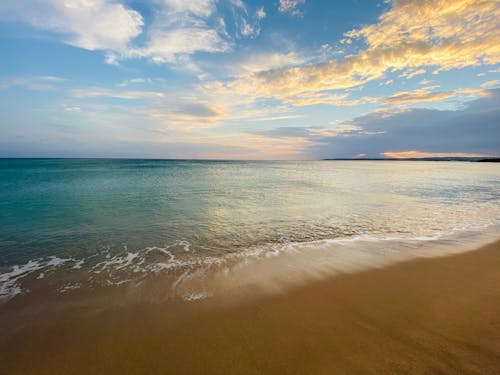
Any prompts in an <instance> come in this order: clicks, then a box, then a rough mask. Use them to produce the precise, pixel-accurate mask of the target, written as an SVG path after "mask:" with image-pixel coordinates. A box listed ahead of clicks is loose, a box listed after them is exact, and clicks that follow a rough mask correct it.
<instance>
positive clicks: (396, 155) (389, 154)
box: [380, 150, 490, 159]
mask: <svg viewBox="0 0 500 375" xmlns="http://www.w3.org/2000/svg"><path fill="white" fill-rule="evenodd" d="M380 155H381V156H384V157H386V158H391V159H408V158H410V159H411V158H446V157H463V158H477V157H486V156H490V154H474V153H466V152H422V151H416V150H408V151H397V152H394V151H385V152H381V153H380Z"/></svg>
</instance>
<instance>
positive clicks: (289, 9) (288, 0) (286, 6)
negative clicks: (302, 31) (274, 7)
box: [278, 0, 306, 16]
mask: <svg viewBox="0 0 500 375" xmlns="http://www.w3.org/2000/svg"><path fill="white" fill-rule="evenodd" d="M305 2H306V0H280V6H279V8H278V10H279V11H280V12H281V13H289V14H291V15H293V16H300V15H302V12H301V11H300V10H299V9H298V7H299V5H302V4H304V3H305Z"/></svg>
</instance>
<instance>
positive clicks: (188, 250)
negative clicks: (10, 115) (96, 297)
mask: <svg viewBox="0 0 500 375" xmlns="http://www.w3.org/2000/svg"><path fill="white" fill-rule="evenodd" d="M498 229H499V227H498V225H493V226H490V227H488V228H486V227H477V228H467V229H465V228H456V230H455V231H454V232H453V233H448V234H444V233H437V234H433V235H429V236H415V237H398V236H383V237H382V236H380V237H379V236H374V235H358V236H352V237H343V238H334V239H322V240H315V241H310V242H286V243H267V244H264V245H259V246H252V247H249V248H247V249H245V250H241V251H236V252H231V253H225V254H219V255H206V254H202V253H198V252H197V251H195V250H193V249H192V247H191V244H190V243H189V242H188V241H175V242H174V243H172V244H170V245H168V246H165V247H146V248H143V249H141V250H138V251H131V250H129V249H128V248H127V247H126V246H125V247H124V249H123V251H122V252H121V253H120V254H112V253H111V251H110V250H109V249H107V250H106V251H104V252H102V253H100V254H94V255H92V256H90V257H87V258H85V259H75V258H59V257H57V256H50V257H47V258H37V259H34V260H30V261H29V262H27V263H25V264H21V265H15V266H12V267H10V268H9V269H8V270H7V271H6V272H4V273H0V301H2V302H5V301H8V300H10V299H11V298H13V297H15V296H17V295H19V294H23V293H28V292H29V291H30V289H31V287H32V286H33V285H35V284H36V283H46V285H47V286H49V284H50V286H51V287H52V288H53V289H54V290H56V291H58V292H61V293H69V292H71V291H74V290H77V289H81V288H85V287H87V288H97V287H102V286H107V287H120V286H124V285H129V286H132V287H135V288H142V289H141V291H145V288H147V287H148V286H149V285H151V284H150V283H151V282H155V279H157V278H158V277H161V278H162V280H163V282H162V284H161V285H162V287H161V288H155V290H157V291H156V294H155V295H151V293H149V294H148V295H151V298H152V299H163V298H182V299H184V300H186V301H196V300H199V299H204V298H207V297H210V296H212V295H214V294H215V293H229V294H233V295H234V294H237V293H239V292H240V291H241V290H242V289H252V290H259V291H260V292H266V293H269V292H281V291H283V290H284V289H286V288H288V287H290V286H295V285H299V284H303V283H306V282H309V281H311V280H316V279H319V278H323V277H328V276H332V275H335V274H337V273H346V272H355V271H360V270H364V269H368V268H376V267H383V266H386V265H388V264H392V263H395V262H399V261H404V260H409V259H412V258H416V257H435V256H443V255H448V254H452V253H458V252H462V251H466V250H471V249H474V248H477V247H479V246H481V245H483V244H485V243H487V242H490V241H492V240H493V239H496V236H497V235H498V233H499V230H498ZM49 279H50V280H51V282H50V283H49V282H48V280H49ZM158 289H159V291H158ZM139 294H140V293H139Z"/></svg>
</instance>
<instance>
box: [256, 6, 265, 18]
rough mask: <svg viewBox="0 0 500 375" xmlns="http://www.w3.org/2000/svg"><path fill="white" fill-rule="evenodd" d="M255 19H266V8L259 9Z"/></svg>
mask: <svg viewBox="0 0 500 375" xmlns="http://www.w3.org/2000/svg"><path fill="white" fill-rule="evenodd" d="M255 17H256V18H257V19H258V20H261V19H264V18H265V17H266V11H265V10H264V7H260V8H259V9H257V11H256V12H255Z"/></svg>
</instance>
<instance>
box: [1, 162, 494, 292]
mask: <svg viewBox="0 0 500 375" xmlns="http://www.w3.org/2000/svg"><path fill="white" fill-rule="evenodd" d="M499 223H500V168H499V167H498V165H495V164H489V163H467V162H417V161H397V162H390V161H311V162H218V161H165V160H92V159H88V160H85V159H79V160H61V159H24V160H13V159H11V160H9V159H3V160H0V298H1V299H3V300H6V299H8V298H11V297H12V296H14V295H17V294H22V293H29V292H30V293H36V289H37V288H36V287H34V286H35V285H45V286H50V288H52V289H54V290H57V291H60V292H65V293H66V292H71V291H72V290H74V289H79V288H82V287H90V288H96V287H102V286H113V285H126V284H131V285H138V284H139V283H143V282H144V280H145V279H148V278H150V277H151V276H154V277H157V276H158V275H160V276H161V277H162V278H164V279H165V280H167V281H166V282H165V284H164V289H165V293H163V294H162V293H160V294H161V295H162V296H163V297H164V296H168V297H172V296H174V297H175V296H181V297H183V298H185V299H198V298H203V297H206V296H208V295H211V293H213V290H214V288H215V289H220V288H222V285H224V284H225V283H226V284H227V283H230V284H231V285H240V284H241V285H247V284H252V285H253V284H256V283H262V284H263V285H266V287H269V286H271V288H276V287H277V286H276V285H277V281H276V280H285V279H286V280H287V281H288V282H291V283H294V282H296V281H297V280H302V279H310V278H314V277H317V276H318V275H323V274H325V275H327V274H331V273H332V272H336V271H350V270H356V269H361V268H364V267H369V266H370V265H374V266H378V265H383V264H386V263H388V262H390V261H393V260H398V259H407V258H408V257H411V256H422V255H425V256H432V255H434V254H435V255H440V254H441V253H443V252H449V251H451V250H450V249H452V248H453V249H455V248H457V244H458V243H461V244H463V243H466V242H467V241H468V239H471V240H470V241H471V246H472V242H474V243H476V242H477V243H479V242H481V241H483V240H485V239H484V236H482V235H481V234H484V233H489V234H488V236H490V237H494V236H495V235H498V229H497V228H498V227H497V225H498V224H499ZM431 244H432V245H436V246H430V245H431ZM424 245H425V246H424ZM465 247H467V246H465V245H464V249H465ZM305 276H307V277H305Z"/></svg>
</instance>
